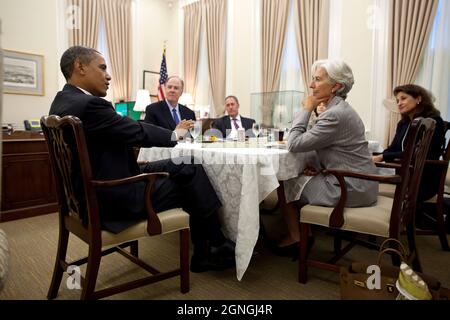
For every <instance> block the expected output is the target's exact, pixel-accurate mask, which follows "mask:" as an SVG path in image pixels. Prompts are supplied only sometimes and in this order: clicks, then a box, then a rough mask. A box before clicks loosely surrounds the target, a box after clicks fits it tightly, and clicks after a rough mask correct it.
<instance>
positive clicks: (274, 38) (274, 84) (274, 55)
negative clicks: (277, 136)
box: [261, 0, 290, 126]
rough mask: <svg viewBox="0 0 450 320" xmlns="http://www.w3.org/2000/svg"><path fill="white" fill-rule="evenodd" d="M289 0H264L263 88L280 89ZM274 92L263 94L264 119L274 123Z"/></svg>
mask: <svg viewBox="0 0 450 320" xmlns="http://www.w3.org/2000/svg"><path fill="white" fill-rule="evenodd" d="M289 4H290V2H289V0H262V12H261V13H262V21H261V29H262V41H261V51H262V52H261V53H262V56H261V63H262V66H261V67H262V90H263V92H273V91H278V90H279V87H280V75H281V58H282V55H283V48H284V44H285V37H286V28H287V20H288V15H289ZM274 97H275V95H273V94H265V95H264V96H263V105H262V121H263V125H264V126H271V125H272V111H273V104H274Z"/></svg>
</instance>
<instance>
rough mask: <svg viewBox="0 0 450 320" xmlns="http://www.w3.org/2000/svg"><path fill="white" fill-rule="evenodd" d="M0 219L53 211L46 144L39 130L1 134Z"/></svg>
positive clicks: (49, 166)
mask: <svg viewBox="0 0 450 320" xmlns="http://www.w3.org/2000/svg"><path fill="white" fill-rule="evenodd" d="M2 142H3V156H2V205H1V215H0V221H9V220H15V219H20V218H27V217H32V216H36V215H39V214H45V213H51V212H56V211H57V210H58V206H57V196H56V188H55V182H54V177H53V173H52V169H51V164H50V159H49V154H48V150H47V145H46V144H45V139H44V136H43V135H42V134H40V133H38V132H29V131H16V132H14V133H12V134H11V135H7V134H3V141H2Z"/></svg>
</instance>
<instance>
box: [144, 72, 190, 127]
mask: <svg viewBox="0 0 450 320" xmlns="http://www.w3.org/2000/svg"><path fill="white" fill-rule="evenodd" d="M183 89H184V81H183V80H182V79H181V78H179V77H177V76H171V77H169V78H168V79H167V81H166V85H165V93H166V99H165V100H162V101H158V102H155V103H152V104H150V105H148V106H147V108H146V110H145V119H144V121H145V122H148V123H151V124H154V125H155V126H159V127H163V128H166V129H169V130H175V127H176V126H177V125H178V126H181V127H183V128H184V129H189V128H190V127H192V126H193V125H194V121H195V113H194V111H192V110H191V109H189V108H187V107H185V106H183V105H182V104H179V103H178V100H179V99H180V97H181V94H182V93H183Z"/></svg>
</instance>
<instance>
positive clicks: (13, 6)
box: [0, 0, 60, 128]
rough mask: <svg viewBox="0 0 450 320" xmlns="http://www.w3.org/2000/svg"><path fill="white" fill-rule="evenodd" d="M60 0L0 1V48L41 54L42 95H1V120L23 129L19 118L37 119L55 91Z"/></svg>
mask: <svg viewBox="0 0 450 320" xmlns="http://www.w3.org/2000/svg"><path fill="white" fill-rule="evenodd" d="M57 1H60V0H40V1H35V0H2V1H0V19H1V20H2V31H3V34H2V46H3V48H4V49H10V50H16V51H23V52H29V53H35V54H42V55H44V82H45V84H44V85H45V93H44V96H27V95H17V94H4V95H3V120H2V121H3V123H13V124H15V125H16V126H17V127H19V128H20V127H22V128H23V120H24V119H29V118H40V117H41V116H42V115H44V114H46V113H47V112H48V110H49V108H50V104H51V102H52V100H53V97H54V94H55V92H56V91H57V90H58V56H57V34H56V29H57V28H56V26H57V24H56V23H57V22H56V19H55V17H56V13H57Z"/></svg>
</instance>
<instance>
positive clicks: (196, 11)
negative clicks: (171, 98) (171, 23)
mask: <svg viewBox="0 0 450 320" xmlns="http://www.w3.org/2000/svg"><path fill="white" fill-rule="evenodd" d="M183 9H184V84H185V88H184V91H185V92H188V93H190V94H192V96H193V98H194V101H195V92H196V88H197V74H198V59H199V56H200V39H201V29H200V28H201V23H202V7H201V4H200V2H194V3H192V4H190V5H187V6H185V7H184V8H183Z"/></svg>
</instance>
